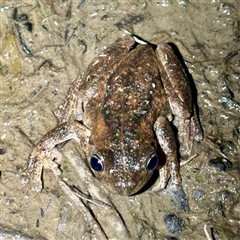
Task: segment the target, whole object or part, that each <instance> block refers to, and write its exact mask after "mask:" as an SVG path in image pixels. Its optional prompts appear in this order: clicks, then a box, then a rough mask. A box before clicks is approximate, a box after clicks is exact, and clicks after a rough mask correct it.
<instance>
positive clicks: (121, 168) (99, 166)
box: [90, 144, 159, 195]
mask: <svg viewBox="0 0 240 240" xmlns="http://www.w3.org/2000/svg"><path fill="white" fill-rule="evenodd" d="M136 145H137V147H139V144H136ZM149 145H150V146H147V145H146V144H145V146H141V148H140V149H141V151H139V150H138V149H136V146H132V147H133V148H132V149H130V148H129V147H128V148H124V145H122V146H121V148H120V149H118V148H115V149H107V148H105V149H100V150H98V151H97V152H95V153H93V154H92V157H91V158H90V166H91V168H92V169H93V172H94V175H95V176H96V178H97V179H99V180H100V181H101V182H102V183H103V184H104V185H105V186H106V188H107V189H108V190H110V191H111V192H113V193H116V194H119V195H133V194H135V193H136V192H138V191H139V190H141V189H142V188H143V186H144V185H145V184H146V183H147V182H148V180H149V178H150V177H151V176H152V174H153V171H154V169H155V168H156V167H157V166H158V162H159V161H158V156H157V154H156V152H155V149H154V147H153V145H151V144H149Z"/></svg>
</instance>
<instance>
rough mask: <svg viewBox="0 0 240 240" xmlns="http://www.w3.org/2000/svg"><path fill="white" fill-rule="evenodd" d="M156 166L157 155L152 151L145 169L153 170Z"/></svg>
mask: <svg viewBox="0 0 240 240" xmlns="http://www.w3.org/2000/svg"><path fill="white" fill-rule="evenodd" d="M157 166H158V156H157V155H156V154H155V153H152V154H151V155H150V157H149V158H148V161H147V164H146V169H147V170H148V171H152V170H154V169H155V168H156V167H157Z"/></svg>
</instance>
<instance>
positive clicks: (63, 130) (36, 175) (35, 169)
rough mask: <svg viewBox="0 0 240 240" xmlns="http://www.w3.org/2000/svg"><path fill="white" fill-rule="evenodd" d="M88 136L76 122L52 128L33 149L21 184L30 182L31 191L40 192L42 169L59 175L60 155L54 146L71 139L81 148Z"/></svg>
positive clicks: (87, 131)
mask: <svg viewBox="0 0 240 240" xmlns="http://www.w3.org/2000/svg"><path fill="white" fill-rule="evenodd" d="M89 136H90V130H88V129H87V128H86V127H85V126H84V125H83V124H81V123H79V122H77V121H74V122H70V123H63V124H61V125H59V126H58V127H56V128H54V129H53V130H52V131H50V132H49V133H47V134H46V135H45V136H44V137H43V138H42V140H41V141H40V142H39V143H38V144H37V145H36V146H35V147H34V148H33V150H32V153H31V154H30V157H29V162H28V166H27V168H26V170H25V172H24V173H23V179H22V182H23V183H26V182H28V181H29V180H30V182H31V185H32V188H33V190H34V191H36V192H39V191H41V189H42V181H41V175H42V169H43V167H44V168H50V169H51V170H52V171H53V172H54V174H56V175H59V174H60V173H61V172H60V170H59V168H58V163H60V161H61V153H60V152H59V151H58V149H57V147H56V146H57V145H58V144H60V143H63V142H66V141H68V140H71V139H74V140H76V141H77V142H78V144H79V145H80V146H83V145H84V143H86V142H88V139H89Z"/></svg>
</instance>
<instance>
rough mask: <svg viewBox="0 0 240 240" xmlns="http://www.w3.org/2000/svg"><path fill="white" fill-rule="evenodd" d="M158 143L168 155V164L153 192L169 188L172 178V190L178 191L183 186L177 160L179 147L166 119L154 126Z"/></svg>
mask: <svg viewBox="0 0 240 240" xmlns="http://www.w3.org/2000/svg"><path fill="white" fill-rule="evenodd" d="M154 131H155V133H156V136H157V139H158V142H159V144H160V146H161V148H162V150H163V152H164V153H165V155H166V163H165V165H164V166H163V167H162V168H161V169H160V171H159V174H160V181H159V183H158V184H157V186H156V187H154V188H153V191H160V190H162V189H164V188H165V187H166V186H167V183H168V180H169V178H170V177H172V181H171V185H172V189H174V190H177V189H178V188H179V187H180V185H181V182H182V180H181V175H180V166H179V162H178V158H177V146H176V140H175V136H174V133H173V131H172V128H171V125H170V123H169V121H168V119H166V118H165V117H159V118H158V119H157V121H156V122H155V124H154Z"/></svg>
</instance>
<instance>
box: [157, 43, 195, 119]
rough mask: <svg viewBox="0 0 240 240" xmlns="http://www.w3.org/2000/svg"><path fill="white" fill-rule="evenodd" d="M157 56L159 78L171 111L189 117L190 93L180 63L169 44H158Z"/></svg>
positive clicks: (190, 110) (182, 116)
mask: <svg viewBox="0 0 240 240" xmlns="http://www.w3.org/2000/svg"><path fill="white" fill-rule="evenodd" d="M157 56H158V60H159V68H160V72H161V80H162V83H163V86H164V90H165V92H166V94H167V98H168V101H169V104H170V107H171V110H172V113H173V114H174V115H176V116H179V117H181V118H188V117H190V115H191V112H192V94H191V88H190V85H189V82H188V79H187V76H186V74H185V72H184V69H183V67H182V64H181V63H180V62H179V60H178V58H177V56H176V55H175V53H174V52H173V49H172V48H171V46H170V45H169V44H159V45H158V47H157Z"/></svg>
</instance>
